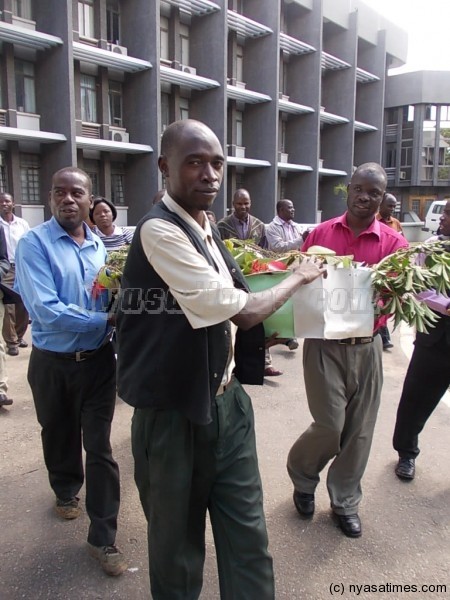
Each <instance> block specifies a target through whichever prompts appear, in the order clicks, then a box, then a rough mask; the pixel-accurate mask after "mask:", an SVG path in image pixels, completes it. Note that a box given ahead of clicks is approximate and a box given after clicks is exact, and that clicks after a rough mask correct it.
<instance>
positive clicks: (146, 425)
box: [132, 380, 274, 600]
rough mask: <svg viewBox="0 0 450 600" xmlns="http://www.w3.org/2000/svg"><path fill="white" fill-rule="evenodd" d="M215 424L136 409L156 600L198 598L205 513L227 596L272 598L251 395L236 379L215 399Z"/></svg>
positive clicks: (226, 599)
mask: <svg viewBox="0 0 450 600" xmlns="http://www.w3.org/2000/svg"><path fill="white" fill-rule="evenodd" d="M212 412H213V421H212V423H210V424H209V425H194V424H193V423H191V422H190V421H188V420H187V419H186V418H185V417H184V416H183V415H182V414H181V413H179V412H178V411H176V410H160V409H152V408H148V409H136V411H135V413H134V416H133V422H132V447H133V456H134V460H135V480H136V485H137V487H138V490H139V494H140V499H141V503H142V507H143V509H144V512H145V515H146V518H147V522H148V548H149V565H150V584H151V592H152V597H153V598H154V600H194V599H196V598H198V597H199V595H200V592H201V589H202V583H203V565H204V560H205V524H206V513H207V511H208V512H209V517H210V521H211V525H212V530H213V535H214V542H215V547H216V554H217V563H218V571H219V582H220V595H221V598H222V599H223V600H255V599H256V598H257V599H258V600H272V599H273V598H274V582H273V570H272V558H271V556H270V554H269V553H268V550H267V544H268V540H267V531H266V523H265V518H264V513H263V498H262V487H261V480H260V475H259V469H258V460H257V456H256V444H255V432H254V418H253V409H252V405H251V400H250V397H249V396H248V395H247V394H246V392H245V391H244V389H243V388H242V386H241V385H240V384H239V382H238V381H237V380H234V381H233V383H232V384H231V385H230V386H229V387H227V389H226V391H225V392H224V393H223V394H222V395H220V396H217V397H216V398H215V401H214V404H213V410H212Z"/></svg>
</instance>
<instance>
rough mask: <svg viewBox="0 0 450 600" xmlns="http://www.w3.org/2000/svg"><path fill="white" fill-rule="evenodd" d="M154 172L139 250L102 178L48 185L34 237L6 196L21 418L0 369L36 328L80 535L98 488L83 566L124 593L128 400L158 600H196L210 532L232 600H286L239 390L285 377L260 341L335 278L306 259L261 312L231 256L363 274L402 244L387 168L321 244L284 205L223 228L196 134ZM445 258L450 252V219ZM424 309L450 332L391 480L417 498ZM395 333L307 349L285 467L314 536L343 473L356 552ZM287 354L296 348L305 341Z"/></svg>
mask: <svg viewBox="0 0 450 600" xmlns="http://www.w3.org/2000/svg"><path fill="white" fill-rule="evenodd" d="M158 166H159V170H160V172H161V173H162V175H163V177H164V181H165V186H166V187H165V190H161V191H160V192H158V194H157V196H155V198H154V202H153V206H152V208H151V209H150V210H149V212H148V213H147V214H146V215H145V216H144V217H143V218H142V219H141V221H140V222H139V223H138V225H137V227H136V228H135V230H134V228H130V229H128V228H120V227H118V226H116V225H115V224H114V221H115V219H116V217H117V211H116V208H115V206H114V204H113V203H111V202H110V201H109V200H107V199H106V198H103V197H97V198H95V199H94V198H93V196H92V183H91V180H90V178H89V176H88V175H87V174H86V173H85V172H84V171H83V170H81V169H78V168H76V167H71V166H69V167H65V168H62V169H60V170H59V171H57V172H56V173H54V175H53V177H52V182H51V191H50V195H49V202H50V208H51V213H52V217H51V219H50V220H49V221H46V222H45V223H43V224H41V225H38V226H37V227H34V228H32V229H29V227H28V226H27V225H26V223H25V222H23V223H22V221H23V219H19V218H18V217H15V215H14V213H13V208H14V203H13V199H12V197H11V196H10V195H9V194H2V195H0V211H1V214H0V216H1V225H3V226H0V277H1V282H2V287H1V290H2V292H1V293H4V294H5V296H4V297H3V302H0V321H1V320H2V318H3V313H4V312H5V314H6V308H5V309H4V302H6V301H7V300H6V298H7V294H8V292H10V293H11V294H12V298H13V301H14V302H15V304H14V305H12V306H13V307H14V309H15V311H13V310H11V311H10V312H8V315H9V316H8V319H9V320H8V324H7V325H4V327H3V338H4V340H5V343H6V347H7V350H5V347H4V346H3V344H2V342H0V405H1V406H9V405H11V404H12V400H11V399H10V398H9V397H8V396H7V387H6V375H5V354H6V351H9V354H10V355H11V356H14V355H16V354H15V353H14V350H13V352H11V351H10V350H11V348H13V349H14V348H20V347H24V345H26V342H25V340H24V339H23V336H24V333H25V331H26V327H27V326H28V320H29V319H30V320H31V336H32V349H31V354H30V360H29V366H28V382H29V384H30V388H31V391H32V396H33V401H34V405H35V410H36V415H37V419H38V422H39V424H40V426H41V432H42V446H43V454H44V461H45V465H46V468H47V472H48V478H49V484H50V487H51V489H52V491H53V494H54V496H55V499H54V509H55V511H56V514H57V515H58V516H59V517H60V518H62V519H68V520H71V519H76V518H77V517H78V516H79V515H80V513H81V505H80V499H79V493H80V490H81V488H82V486H83V484H84V483H85V484H86V486H85V496H86V512H87V515H88V517H89V521H90V525H89V531H88V536H87V542H88V550H89V553H90V554H91V555H92V556H93V557H94V558H95V559H97V560H98V561H99V563H100V565H101V567H102V568H103V570H104V571H105V572H106V573H107V574H108V575H111V576H118V575H120V574H121V573H123V572H124V571H125V570H126V569H127V560H126V557H125V556H124V555H123V554H122V552H121V551H120V550H119V548H118V547H117V546H116V543H115V538H116V532H117V516H118V511H119V506H120V478H119V477H120V476H119V468H118V465H117V463H116V461H115V460H114V458H113V454H112V448H111V444H110V433H111V423H112V419H113V415H114V407H115V401H116V393H118V395H119V396H120V397H121V398H122V399H123V400H124V401H125V402H126V403H128V404H130V405H131V406H133V407H134V409H135V410H134V414H133V418H132V425H131V449H132V454H133V457H134V463H135V470H134V473H135V482H136V485H137V489H138V492H139V497H140V501H141V504H142V508H143V511H144V514H145V517H146V519H147V521H148V548H149V571H150V587H151V593H152V597H153V598H155V600H167V599H169V598H192V599H194V598H198V597H199V595H200V592H201V589H202V584H203V566H204V560H205V519H206V514H207V513H209V517H210V521H211V525H212V530H213V534H214V542H215V547H216V553H217V563H218V571H219V585H220V594H221V598H224V599H229V600H235V599H237V598H261V599H262V600H264V599H267V600H269V599H273V598H274V576H273V565H272V558H271V555H270V553H269V551H268V535H267V528H266V523H265V517H264V511H263V500H262V485H261V478H260V474H259V469H258V458H257V453H256V443H255V431H254V416H253V409H252V402H251V399H250V397H249V396H248V394H247V392H246V390H245V389H244V387H243V385H244V384H262V383H263V380H264V377H265V376H274V375H276V374H281V372H278V373H276V372H274V371H277V370H276V369H274V367H273V365H272V364H271V358H270V353H269V348H270V347H271V346H272V345H274V344H275V343H279V342H280V340H277V339H276V338H274V337H272V338H269V339H265V336H264V328H263V325H262V323H263V321H264V320H265V319H266V318H267V317H269V316H270V315H271V314H272V313H273V312H274V311H275V310H276V308H278V307H279V306H280V304H282V303H284V302H286V301H287V300H288V299H289V298H291V297H292V296H293V294H294V293H295V292H296V291H297V290H299V288H300V287H302V286H305V285H308V284H310V283H311V282H313V281H314V280H316V279H318V278H320V277H323V276H324V275H325V274H326V268H325V266H324V264H323V261H322V260H321V259H320V258H317V257H312V258H309V259H305V260H303V261H302V262H301V263H300V264H299V265H297V266H295V267H294V268H293V269H292V273H291V275H290V277H288V278H287V279H285V280H284V281H283V283H281V284H278V285H277V286H275V287H274V288H272V289H271V290H270V292H269V293H268V292H267V291H265V292H256V293H252V292H250V291H249V288H248V285H247V282H246V280H245V278H244V277H243V275H242V273H241V270H240V269H239V267H238V265H237V264H236V262H235V261H234V259H233V258H232V256H231V254H230V253H229V252H228V251H227V249H226V247H225V244H223V242H222V240H224V239H227V238H230V237H233V238H234V237H236V238H240V239H252V240H253V242H254V243H255V244H257V245H260V246H261V247H263V248H268V249H270V250H271V251H273V252H285V251H287V250H292V249H295V250H298V249H302V250H307V249H308V248H310V247H311V246H314V245H321V246H325V247H327V248H329V249H331V250H334V251H335V252H336V253H337V254H339V255H348V254H351V255H353V256H354V258H355V260H357V261H361V262H364V263H366V264H369V265H370V264H374V263H377V262H379V261H380V260H381V259H382V258H384V257H385V256H387V255H389V254H391V253H393V252H395V251H396V250H397V249H399V248H402V247H405V246H407V245H408V243H407V241H406V239H405V238H404V237H403V236H402V233H401V228H400V229H398V227H399V225H397V223H398V222H397V221H396V220H395V219H394V218H393V217H392V210H393V206H394V203H395V198H394V199H393V200H392V199H390V198H389V195H388V194H386V186H387V177H386V173H385V171H384V169H383V168H382V167H381V166H380V165H379V164H377V163H365V164H363V165H360V166H359V167H358V168H357V169H356V170H355V172H354V173H353V175H352V177H351V180H350V182H349V185H348V197H347V210H346V211H345V213H344V214H342V215H341V216H339V217H335V218H333V219H331V220H328V221H325V222H324V223H322V224H319V225H318V226H317V227H315V228H314V229H313V230H312V231H311V232H309V231H308V232H304V231H301V229H300V227H299V226H298V224H297V223H295V221H294V220H293V218H294V205H293V202H292V201H291V200H289V199H282V200H280V201H279V202H278V203H277V205H276V215H275V217H274V219H273V221H272V222H271V223H270V224H268V225H265V224H264V223H263V222H262V221H260V220H259V219H257V218H256V217H254V216H253V215H251V214H250V208H251V198H250V194H249V192H248V191H247V190H245V189H239V190H237V191H236V192H235V194H234V198H233V212H232V214H230V215H229V216H228V217H225V218H224V219H221V220H219V221H218V222H217V224H216V218H215V215H214V213H213V212H212V210H211V208H212V205H213V202H214V199H215V198H216V196H217V194H218V193H219V190H220V187H221V183H222V179H223V176H224V168H225V157H224V153H223V149H222V146H221V144H220V142H219V140H218V138H217V136H216V135H215V134H214V132H213V131H212V130H211V129H210V128H209V127H207V126H206V125H205V124H203V123H201V122H199V121H194V120H189V119H188V120H184V121H177V122H175V123H172V124H171V125H170V126H169V127H167V128H166V130H165V131H164V134H163V136H162V139H161V153H160V157H159V160H158ZM89 222H90V225H91V226H92V229H91V227H89V226H88V225H87V223H89ZM5 234H6V235H5ZM440 239H444V240H448V239H450V201H449V202H448V203H447V205H446V207H445V210H444V213H443V215H442V218H441V234H440ZM124 243H127V244H130V248H129V252H128V258H127V261H126V265H125V269H124V272H123V275H122V282H121V290H120V292H119V299H118V302H117V303H116V304H115V306H116V310H115V312H111V311H110V312H106V311H105V310H104V308H105V306H107V305H109V301H108V299H107V298H105V297H103V295H102V294H100V295H99V296H96V297H94V296H93V295H92V294H91V289H92V284H93V282H94V280H95V278H96V275H97V273H98V271H99V269H100V268H101V267H102V266H103V265H104V263H105V260H106V257H107V251H110V250H113V249H115V248H117V247H118V246H122V245H123V244H124ZM12 288H14V290H13V289H12ZM155 290H157V291H158V293H157V295H155ZM149 298H152V300H149ZM275 299H276V301H275ZM423 301H424V302H426V303H428V305H429V306H430V307H431V308H432V309H433V310H435V311H436V312H437V313H438V314H439V322H438V326H437V327H436V329H435V330H434V331H433V333H432V334H417V338H416V345H415V350H414V354H413V358H412V360H411V363H410V365H409V369H408V373H407V376H406V379H405V383H404V387H403V392H402V396H401V400H400V404H399V407H398V414H397V422H396V424H395V433H394V448H395V450H396V451H397V452H398V454H399V461H398V465H397V467H396V471H395V472H396V474H397V476H398V477H399V478H401V479H404V480H411V479H412V478H413V477H414V474H415V459H416V457H417V455H418V453H419V448H418V436H419V434H420V432H421V430H422V429H423V427H424V425H425V423H426V421H427V419H428V418H429V416H430V415H431V413H432V412H433V410H434V408H435V407H436V406H437V404H438V402H439V400H440V398H441V397H442V395H443V394H444V392H445V390H446V388H447V387H448V385H449V383H450V381H449V374H448V373H449V370H448V368H447V367H448V362H449V352H450V319H449V317H450V308H449V304H450V301H449V299H448V298H446V297H445V296H442V295H439V294H436V293H435V292H434V291H433V290H430V292H429V293H427V294H424V296H423ZM6 306H7V305H6V304H5V307H6ZM25 314H26V319H25V320H26V323H25V322H24V315H25ZM4 322H5V321H4ZM0 324H1V323H0ZM384 326H385V323H384V322H383V321H382V320H376V321H375V323H374V328H373V334H372V335H371V336H367V337H348V338H345V339H338V340H337V339H336V340H322V339H305V340H304V344H303V376H304V380H305V389H306V395H307V401H308V406H309V410H310V413H311V417H312V423H311V425H310V426H309V427H308V428H307V429H306V431H304V432H303V433H302V434H301V435H300V436H299V438H298V439H297V440H296V441H295V443H294V444H293V446H292V448H291V450H290V452H289V454H288V457H287V470H288V474H289V477H290V478H291V480H292V484H293V502H294V506H295V508H296V510H297V511H298V513H299V515H300V517H301V518H306V519H310V518H311V517H312V516H313V514H314V510H315V502H314V500H315V498H314V493H315V489H316V487H317V485H318V483H319V480H320V473H321V472H322V471H323V469H324V468H325V467H326V466H327V464H328V463H330V461H331V463H330V465H329V467H328V472H327V488H328V493H329V496H330V501H331V509H332V516H333V518H335V519H336V521H337V523H338V525H339V527H340V528H341V530H342V532H343V533H344V534H345V535H346V536H348V537H351V538H355V537H359V536H360V535H361V533H362V525H361V521H360V518H359V515H358V507H359V503H360V501H361V497H362V490H361V480H362V477H363V474H364V471H365V468H366V464H367V460H368V458H369V453H370V447H371V441H372V436H373V432H374V427H375V423H376V418H377V412H378V407H379V403H380V396H381V390H382V382H383V368H382V352H383V348H385V349H386V343H385V340H384V338H382V335H380V333H382V332H381V328H382V327H384ZM114 331H115V332H116V336H117V341H116V347H115V348H114V347H113V345H112V343H111V339H112V335H113V332H114ZM282 342H283V343H285V344H287V346H288V347H289V348H290V349H292V350H295V349H296V348H297V347H298V341H297V340H295V339H291V340H282ZM388 347H392V344H391V346H388ZM116 354H117V357H116ZM268 369H269V370H268ZM270 369H272V371H270ZM431 378H432V381H433V384H432V385H431V384H430V380H431ZM425 386H426V389H425ZM83 447H84V450H85V452H86V458H85V463H84V464H83V459H82V448H83Z"/></svg>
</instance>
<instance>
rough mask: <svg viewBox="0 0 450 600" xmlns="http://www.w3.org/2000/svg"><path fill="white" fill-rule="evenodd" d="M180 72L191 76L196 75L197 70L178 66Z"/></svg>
mask: <svg viewBox="0 0 450 600" xmlns="http://www.w3.org/2000/svg"><path fill="white" fill-rule="evenodd" d="M180 71H183V73H190V74H191V75H197V69H196V68H195V67H190V66H189V65H180Z"/></svg>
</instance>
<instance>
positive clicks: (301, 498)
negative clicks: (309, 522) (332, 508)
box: [294, 490, 315, 519]
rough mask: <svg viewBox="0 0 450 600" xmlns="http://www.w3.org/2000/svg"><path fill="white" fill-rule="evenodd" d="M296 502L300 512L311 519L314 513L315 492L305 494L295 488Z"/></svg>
mask: <svg viewBox="0 0 450 600" xmlns="http://www.w3.org/2000/svg"><path fill="white" fill-rule="evenodd" d="M294 504H295V508H296V509H297V512H298V514H299V515H300V516H301V517H303V518H306V519H310V518H311V517H312V516H313V514H314V508H315V505H314V494H304V493H303V492H297V490H294Z"/></svg>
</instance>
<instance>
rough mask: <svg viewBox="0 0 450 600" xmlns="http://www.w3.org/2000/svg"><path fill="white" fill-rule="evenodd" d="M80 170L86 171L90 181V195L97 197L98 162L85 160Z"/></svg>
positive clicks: (98, 193) (98, 192)
mask: <svg viewBox="0 0 450 600" xmlns="http://www.w3.org/2000/svg"><path fill="white" fill-rule="evenodd" d="M81 168H82V169H83V170H84V171H86V173H87V174H88V175H89V177H90V178H91V181H92V195H93V196H99V195H100V190H99V186H98V174H99V171H100V167H99V162H98V161H97V160H92V159H86V160H85V161H84V164H83V165H82V166H81Z"/></svg>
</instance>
